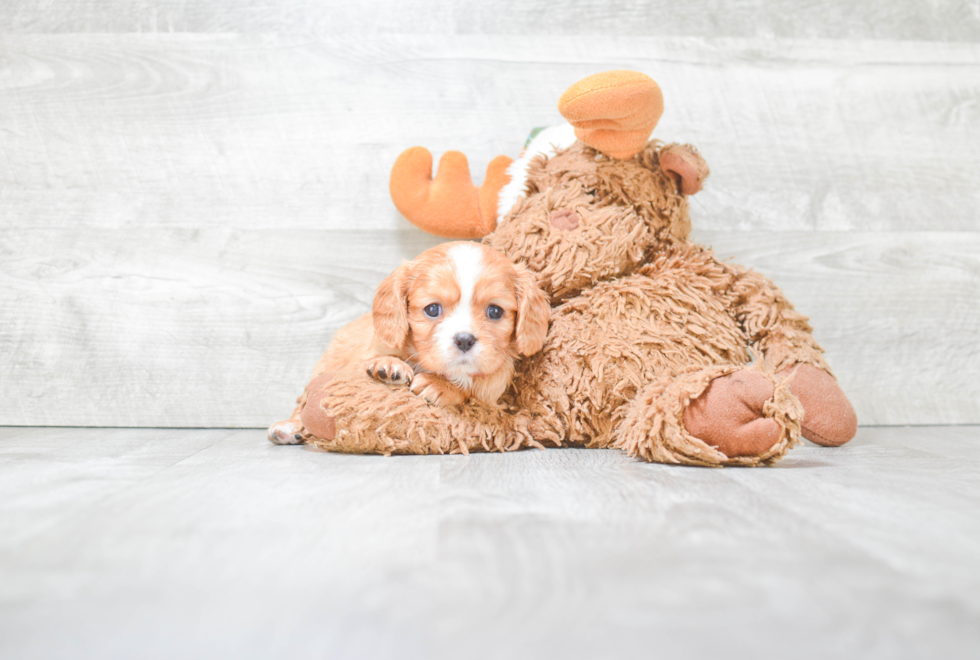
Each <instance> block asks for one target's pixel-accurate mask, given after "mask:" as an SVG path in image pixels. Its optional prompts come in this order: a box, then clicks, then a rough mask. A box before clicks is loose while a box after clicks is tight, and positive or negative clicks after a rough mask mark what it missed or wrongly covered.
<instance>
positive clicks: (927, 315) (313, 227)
mask: <svg viewBox="0 0 980 660" xmlns="http://www.w3.org/2000/svg"><path fill="white" fill-rule="evenodd" d="M269 4H270V3H266V2H257V1H256V0H240V1H237V2H236V1H234V0H220V1H218V0H215V1H208V0H155V1H154V0H136V1H128V0H126V1H124V0H67V1H65V2H57V3H56V2H46V3H38V2H36V1H29V0H6V1H5V2H4V3H3V4H2V6H0V424H7V425H83V426H195V427H196V426H265V425H267V424H268V423H270V422H272V421H274V420H276V419H278V418H280V417H282V416H283V415H284V414H286V413H288V412H289V410H290V409H291V406H292V401H293V399H294V398H295V396H296V395H297V394H298V393H299V392H300V390H301V388H302V386H303V384H304V383H305V382H306V379H307V376H308V373H309V370H310V369H311V368H312V366H313V363H314V361H315V359H316V357H317V356H318V355H319V353H320V352H321V351H322V350H323V348H324V347H325V345H326V343H327V341H328V339H329V337H330V335H331V333H332V332H333V331H334V330H335V329H336V328H337V327H339V326H340V325H342V324H344V323H346V322H347V321H349V320H351V319H353V318H355V317H356V316H358V315H359V314H362V313H364V312H365V311H366V310H367V309H368V308H369V304H370V300H371V297H372V294H373V289H374V287H375V286H376V285H377V284H378V282H380V280H381V279H382V277H383V276H384V275H385V274H387V273H388V272H389V271H390V270H391V269H392V268H393V267H394V266H396V265H397V264H398V262H399V261H400V260H401V259H403V258H410V257H412V256H414V255H415V254H416V253H418V252H419V251H421V250H422V249H424V248H426V247H428V246H430V245H432V244H434V243H436V242H437V241H438V239H435V238H433V237H430V236H427V235H425V234H423V233H422V232H420V231H419V230H417V229H415V228H414V227H412V226H411V225H410V224H409V223H408V222H406V221H405V220H403V219H402V218H401V217H400V216H399V215H398V213H397V212H396V211H395V209H394V208H393V206H392V204H391V202H390V199H389V197H388V193H387V179H388V173H389V169H390V167H391V164H392V163H393V162H394V159H395V157H396V156H397V155H398V153H400V152H401V151H402V150H403V149H405V148H407V147H409V146H413V145H416V144H421V145H424V146H427V147H428V148H430V149H431V150H432V151H433V152H434V153H435V154H436V157H438V156H439V154H440V153H441V152H442V151H445V150H447V149H453V148H455V149H460V150H462V151H464V152H465V153H467V155H468V156H469V157H470V162H471V167H472V170H473V172H474V175H475V176H476V177H477V180H479V177H480V176H481V175H482V172H483V170H484V168H485V166H486V164H487V163H488V162H489V160H490V159H491V158H492V157H493V156H496V155H498V154H507V155H510V156H516V155H517V154H518V153H519V151H520V147H521V145H522V144H523V141H524V138H525V136H526V134H527V132H528V130H529V129H530V128H532V127H534V126H540V125H547V124H549V123H555V122H557V121H559V120H560V116H559V115H558V113H557V110H556V107H555V105H556V102H557V99H558V97H559V96H560V94H561V92H562V91H563V90H564V89H565V88H566V87H567V86H568V85H569V84H571V83H572V82H575V81H576V80H578V79H579V78H581V77H583V76H586V75H589V74H591V73H595V72H597V71H602V70H607V69H612V68H634V69H637V70H640V71H643V72H645V73H648V74H649V75H651V76H653V77H654V78H655V79H657V80H658V82H659V83H660V84H661V86H662V88H663V89H664V92H665V96H666V112H665V115H664V118H663V120H662V121H661V123H660V125H659V126H658V127H657V129H656V131H655V137H658V138H660V139H663V140H665V141H685V142H693V143H694V144H696V145H697V146H698V147H699V148H700V149H701V151H702V153H703V154H704V155H705V157H706V158H707V160H708V162H709V164H710V166H711V168H712V177H711V179H710V180H709V181H708V184H707V187H706V189H705V191H703V192H702V193H700V194H699V195H697V196H696V197H694V198H693V199H692V216H693V221H694V226H695V237H696V238H697V239H698V240H701V241H703V242H706V243H709V244H711V245H713V246H714V247H715V248H716V249H717V251H718V252H719V253H720V254H721V255H723V256H729V255H730V256H732V257H733V259H734V260H735V261H738V262H740V263H744V264H747V265H751V266H753V267H756V268H758V269H759V270H761V271H762V272H764V273H766V274H767V275H769V276H771V277H772V278H773V279H775V281H776V282H777V284H779V285H780V286H781V287H782V288H783V289H784V290H785V291H786V293H787V295H788V296H789V297H790V299H791V300H792V301H793V302H794V303H795V304H796V306H797V308H798V309H799V310H800V311H801V312H803V313H805V314H807V315H809V316H810V317H811V320H812V322H813V324H814V326H815V329H816V331H815V334H816V336H817V338H818V340H819V341H820V342H821V343H822V344H823V345H824V347H825V348H826V349H827V352H828V358H829V360H830V363H831V365H832V366H833V367H834V369H835V371H836V373H837V374H838V376H839V378H840V380H841V382H842V384H843V386H844V388H845V390H846V391H847V392H848V394H849V395H850V396H851V397H852V400H853V401H854V403H855V406H856V407H857V410H858V414H859V417H860V419H861V422H862V423H864V424H936V423H960V424H962V423H980V350H978V348H977V344H978V342H980V311H978V308H980V10H978V9H977V4H976V3H975V2H960V3H955V2H949V3H920V2H907V3H903V2H890V1H885V0H876V1H872V2H865V3H860V4H859V5H852V3H851V2H850V0H848V1H846V2H845V1H843V0H841V1H837V2H827V3H822V4H820V3H803V4H802V5H801V4H800V3H796V2H791V1H789V0H782V1H775V2H770V3H765V2H762V1H760V0H756V1H747V2H739V3H711V2H705V3H697V2H694V3H676V2H638V1H635V2H622V3H608V4H607V3H597V2H572V3H567V4H566V5H565V6H563V7H556V5H555V4H554V3H545V2H531V1H527V2H517V1H512V2H496V3H489V4H487V3H483V4H479V3H466V2H453V1H450V0H443V1H441V2H428V3H424V2H405V1H401V2H399V1H397V0H384V1H382V0H379V1H376V2H371V3H356V4H354V3H333V2H317V1H314V0H284V1H283V2H278V3H274V6H269Z"/></svg>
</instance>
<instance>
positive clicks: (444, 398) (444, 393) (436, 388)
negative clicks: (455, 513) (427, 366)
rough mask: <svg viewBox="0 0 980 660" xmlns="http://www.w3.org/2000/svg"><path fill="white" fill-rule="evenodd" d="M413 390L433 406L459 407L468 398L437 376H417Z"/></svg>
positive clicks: (413, 381)
mask: <svg viewBox="0 0 980 660" xmlns="http://www.w3.org/2000/svg"><path fill="white" fill-rule="evenodd" d="M411 390H412V393H413V394H417V395H418V396H420V397H422V398H423V399H425V400H426V401H427V402H429V403H430V404H432V405H433V406H458V405H459V404H461V403H464V402H465V401H466V398H467V397H466V393H465V392H463V390H461V389H459V388H458V387H456V386H455V385H453V384H452V383H450V382H449V381H448V380H446V379H445V378H443V377H442V376H437V375H435V374H418V375H416V376H415V378H414V379H413V380H412V386H411Z"/></svg>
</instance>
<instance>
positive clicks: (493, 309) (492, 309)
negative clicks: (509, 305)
mask: <svg viewBox="0 0 980 660" xmlns="http://www.w3.org/2000/svg"><path fill="white" fill-rule="evenodd" d="M503 315H504V310H503V308H501V307H497V306H496V305H490V306H489V307H487V317H488V318H491V319H493V320H494V321H496V320H498V319H500V318H501V317H503Z"/></svg>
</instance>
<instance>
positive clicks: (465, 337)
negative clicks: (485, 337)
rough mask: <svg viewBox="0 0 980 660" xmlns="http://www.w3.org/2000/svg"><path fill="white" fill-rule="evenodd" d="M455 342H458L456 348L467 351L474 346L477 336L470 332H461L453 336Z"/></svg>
mask: <svg viewBox="0 0 980 660" xmlns="http://www.w3.org/2000/svg"><path fill="white" fill-rule="evenodd" d="M453 343H454V344H456V348H458V349H459V350H461V351H462V352H464V353H465V352H466V351H468V350H470V349H471V348H473V344H475V343H476V337H474V336H473V335H471V334H470V333H468V332H461V333H459V334H458V335H456V336H455V337H453Z"/></svg>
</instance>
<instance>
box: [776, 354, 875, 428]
mask: <svg viewBox="0 0 980 660" xmlns="http://www.w3.org/2000/svg"><path fill="white" fill-rule="evenodd" d="M784 373H786V374H787V375H789V376H790V378H789V381H788V382H789V389H790V391H791V392H792V393H793V394H794V395H796V397H797V398H798V399H799V400H800V403H802V404H803V425H802V426H803V437H804V438H806V439H807V440H809V441H810V442H815V443H816V444H818V445H823V446H825V447H839V446H840V445H842V444H844V443H845V442H848V441H849V440H851V438H853V437H854V434H855V433H857V415H856V414H855V413H854V406H852V405H851V402H850V401H849V400H848V398H847V395H846V394H844V391H843V390H842V389H841V388H840V385H838V384H837V381H836V380H835V379H834V377H833V376H831V375H830V374H828V373H827V372H826V371H824V370H823V369H818V368H817V367H814V366H812V365H809V364H801V365H798V366H796V367H793V368H792V369H788V370H787V371H786V372H784Z"/></svg>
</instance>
